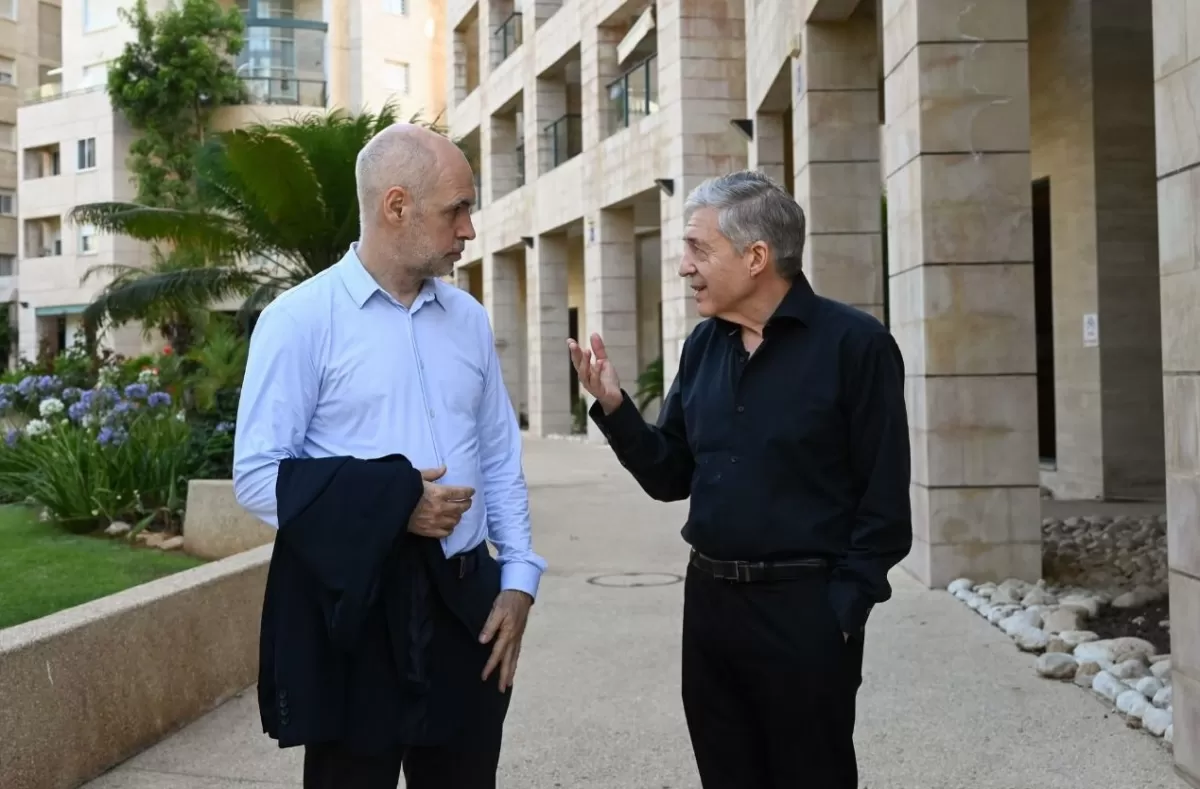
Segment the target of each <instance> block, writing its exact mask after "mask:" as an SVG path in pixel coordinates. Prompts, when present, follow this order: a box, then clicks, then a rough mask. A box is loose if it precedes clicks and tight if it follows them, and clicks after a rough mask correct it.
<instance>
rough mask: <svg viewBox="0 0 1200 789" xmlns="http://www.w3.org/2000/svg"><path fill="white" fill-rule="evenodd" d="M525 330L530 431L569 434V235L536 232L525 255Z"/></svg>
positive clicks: (538, 434)
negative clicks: (526, 333) (530, 248)
mask: <svg viewBox="0 0 1200 789" xmlns="http://www.w3.org/2000/svg"><path fill="white" fill-rule="evenodd" d="M525 287H526V291H527V292H526V296H525V303H526V315H527V318H526V323H527V326H528V332H529V362H528V364H529V432H530V433H532V434H533V435H536V436H546V435H551V434H560V435H567V434H569V433H570V432H571V384H570V370H571V357H570V355H569V354H568V353H567V329H568V323H567V237H566V236H565V235H563V234H558V235H546V236H538V238H537V241H536V243H535V244H534V248H533V249H532V250H531V251H530V252H529V253H527V254H526V255H525Z"/></svg>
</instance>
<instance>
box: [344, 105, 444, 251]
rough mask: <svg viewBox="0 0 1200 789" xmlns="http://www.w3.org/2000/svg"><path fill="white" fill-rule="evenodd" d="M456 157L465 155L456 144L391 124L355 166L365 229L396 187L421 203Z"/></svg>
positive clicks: (417, 129) (419, 129)
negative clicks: (440, 173)
mask: <svg viewBox="0 0 1200 789" xmlns="http://www.w3.org/2000/svg"><path fill="white" fill-rule="evenodd" d="M455 154H457V155H458V156H462V153H461V152H460V151H459V150H458V147H457V146H456V145H455V144H454V143H452V142H451V141H450V140H448V139H446V138H445V137H443V136H442V135H440V134H438V133H437V132H435V131H432V130H430V129H427V128H425V127H424V126H418V125H416V124H414V123H395V124H392V125H391V126H388V127H387V128H386V129H384V130H383V131H381V132H379V133H378V134H376V135H375V136H374V137H372V138H371V139H370V140H368V141H367V144H366V145H364V146H363V149H362V150H361V151H359V154H358V160H357V162H356V163H355V167H354V180H355V183H356V184H357V186H358V206H359V212H360V214H361V221H362V224H363V227H364V228H365V227H366V226H367V224H368V223H369V222H370V221H371V219H372V217H373V216H374V215H375V213H376V212H377V211H378V210H379V207H380V201H381V200H382V199H383V196H384V195H385V194H386V193H387V191H388V190H389V189H392V188H393V187H402V188H403V189H404V190H405V191H406V192H407V193H408V194H409V196H410V197H411V198H412V199H413V200H420V199H421V198H422V197H423V196H424V195H426V194H427V193H428V192H429V191H430V189H431V188H432V187H433V185H434V184H435V183H436V181H437V177H438V173H439V172H440V171H441V169H442V168H443V166H444V165H445V163H446V162H447V158H446V157H447V156H452V155H455Z"/></svg>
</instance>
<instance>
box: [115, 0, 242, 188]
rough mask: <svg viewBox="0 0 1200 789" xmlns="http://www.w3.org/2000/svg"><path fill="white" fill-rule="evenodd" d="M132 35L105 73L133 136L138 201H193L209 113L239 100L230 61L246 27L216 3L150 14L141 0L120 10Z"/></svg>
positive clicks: (187, 2) (184, 1) (181, 3)
mask: <svg viewBox="0 0 1200 789" xmlns="http://www.w3.org/2000/svg"><path fill="white" fill-rule="evenodd" d="M119 13H120V14H121V17H122V19H123V20H124V21H125V22H126V23H127V24H129V25H130V27H131V28H132V29H133V31H134V34H135V35H134V39H133V40H132V41H130V42H129V43H127V44H126V45H125V49H124V51H123V52H122V53H121V55H120V57H118V58H117V59H116V60H115V61H114V62H113V63H112V66H111V67H110V69H109V72H108V93H109V98H110V101H111V103H112V106H113V109H115V110H117V111H118V112H120V113H121V115H122V116H124V118H125V119H126V120H127V121H128V122H129V124H130V126H132V127H133V128H134V130H135V131H137V132H138V140H137V141H136V142H135V143H134V144H133V145H132V146H131V147H130V165H131V168H132V170H133V172H134V174H135V176H136V178H137V194H138V202H139V203H141V204H142V205H148V206H150V205H152V206H178V207H182V206H186V205H190V204H192V203H193V202H194V196H195V192H194V174H195V164H194V162H195V154H196V151H197V149H198V148H199V146H200V145H202V144H203V143H204V141H205V139H206V137H207V132H208V128H209V122H210V120H211V117H212V113H213V112H214V111H215V110H216V109H218V108H220V107H222V106H225V105H229V104H236V103H239V102H241V101H243V100H244V98H245V87H244V86H243V85H242V82H241V80H239V79H238V76H237V72H236V71H235V69H234V65H233V60H234V58H236V56H237V55H238V53H239V52H241V50H242V45H243V38H242V35H243V32H244V30H245V25H244V23H243V21H242V15H241V13H240V12H239V11H238V10H237V9H236V8H225V7H223V6H222V4H221V3H220V2H218V0H178V2H176V3H172V4H171V5H169V6H168V7H167V8H166V10H164V11H162V12H161V13H159V14H157V15H155V16H151V15H150V13H149V11H148V10H147V7H146V0H137V2H136V3H135V4H134V6H133V8H132V9H124V8H122V9H120V11H119Z"/></svg>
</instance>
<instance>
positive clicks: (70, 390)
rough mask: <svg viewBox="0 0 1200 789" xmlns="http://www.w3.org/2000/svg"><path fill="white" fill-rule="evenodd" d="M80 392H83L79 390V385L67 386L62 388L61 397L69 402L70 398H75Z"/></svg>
mask: <svg viewBox="0 0 1200 789" xmlns="http://www.w3.org/2000/svg"><path fill="white" fill-rule="evenodd" d="M81 394H83V393H82V392H81V391H80V390H79V387H76V386H68V387H67V388H66V389H63V390H62V399H63V400H64V401H65V402H68V403H69V402H71V401H72V400H77V399H78V398H79V396H80V395H81Z"/></svg>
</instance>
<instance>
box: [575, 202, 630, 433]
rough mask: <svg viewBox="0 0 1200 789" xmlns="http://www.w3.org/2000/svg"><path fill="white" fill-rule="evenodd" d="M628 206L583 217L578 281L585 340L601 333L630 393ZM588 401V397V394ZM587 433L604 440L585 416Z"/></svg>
mask: <svg viewBox="0 0 1200 789" xmlns="http://www.w3.org/2000/svg"><path fill="white" fill-rule="evenodd" d="M633 230H634V225H633V209H632V208H621V209H612V210H606V211H600V212H598V213H597V214H596V215H595V216H593V217H589V218H588V219H587V220H586V221H585V223H584V240H583V244H584V246H583V281H584V286H583V287H584V299H585V301H584V309H585V311H586V319H585V321H584V324H585V325H586V326H587V331H588V336H587V337H580V338H579V341H580V342H588V340H589V338H590V336H591V334H592V333H596V334H599V335H600V336H601V337H602V338H603V339H604V346H605V349H606V350H607V352H608V358H609V359H610V360H611V361H612V363H613V364H614V365H615V366H616V369H617V373H618V374H619V375H620V376H621V383H622V385H623V386H624V387H625V390H626V391H627V392H629V393H630V394H633V393H634V392H636V391H637V375H638V373H639V372H640V370H638V298H637V291H638V288H637V273H638V272H637V250H636V243H635V242H636V239H635V238H634V234H633ZM588 400H589V405H590V400H591V398H590V397H589V398H588ZM588 438H589V439H591V440H592V441H599V442H603V441H604V437H603V435H602V434H601V433H600V431H599V430H598V429H597V428H596V425H595V424H594V423H593V422H592V421H591V420H590V419H589V420H588Z"/></svg>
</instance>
